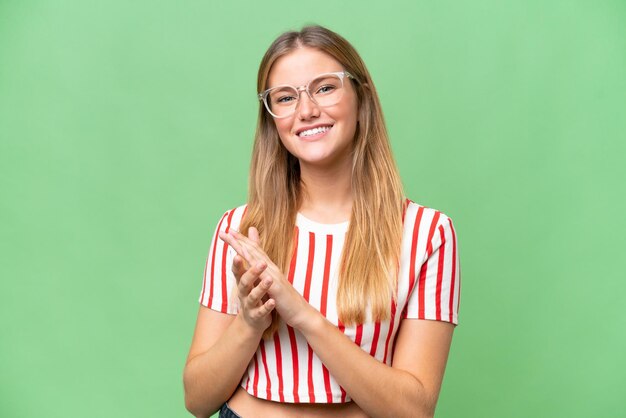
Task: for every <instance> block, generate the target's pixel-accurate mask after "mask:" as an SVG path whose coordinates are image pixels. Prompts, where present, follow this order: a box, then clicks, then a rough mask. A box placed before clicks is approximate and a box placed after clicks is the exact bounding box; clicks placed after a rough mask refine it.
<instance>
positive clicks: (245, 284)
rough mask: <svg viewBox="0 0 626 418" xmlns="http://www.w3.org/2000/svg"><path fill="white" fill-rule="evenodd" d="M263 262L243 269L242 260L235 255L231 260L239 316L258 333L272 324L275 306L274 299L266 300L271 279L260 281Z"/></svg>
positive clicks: (263, 267)
mask: <svg viewBox="0 0 626 418" xmlns="http://www.w3.org/2000/svg"><path fill="white" fill-rule="evenodd" d="M266 268H267V264H266V263H265V262H258V263H256V264H255V265H253V266H251V267H250V268H249V269H247V270H246V269H245V267H244V263H243V259H242V258H241V257H240V256H239V255H236V256H235V258H234V259H233V274H234V275H235V278H236V280H237V295H238V297H239V315H240V316H241V317H242V318H243V320H244V321H245V323H246V324H248V325H249V326H250V327H251V328H254V329H255V330H258V331H261V332H263V331H265V329H267V327H269V326H270V325H271V323H272V311H273V310H274V307H275V306H276V302H275V301H274V299H271V298H267V297H266V295H267V291H268V290H269V288H270V287H271V286H272V279H271V278H265V279H260V278H259V276H260V275H261V273H263V271H265V269H266Z"/></svg>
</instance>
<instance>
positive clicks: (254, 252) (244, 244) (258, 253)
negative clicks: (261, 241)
mask: <svg viewBox="0 0 626 418" xmlns="http://www.w3.org/2000/svg"><path fill="white" fill-rule="evenodd" d="M239 245H240V246H241V251H242V252H243V253H244V254H246V259H248V258H249V259H253V260H263V261H265V262H267V263H268V264H269V263H270V261H271V260H270V259H269V257H268V256H267V254H265V252H264V251H263V250H261V249H260V248H259V247H258V246H257V245H256V244H255V243H254V242H252V241H250V240H248V239H246V240H245V241H244V240H239Z"/></svg>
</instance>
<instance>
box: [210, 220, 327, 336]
mask: <svg viewBox="0 0 626 418" xmlns="http://www.w3.org/2000/svg"><path fill="white" fill-rule="evenodd" d="M248 234H249V237H246V236H245V235H243V234H241V233H240V232H238V231H235V230H234V229H232V228H231V229H230V231H229V232H228V234H225V233H223V232H220V238H221V239H222V240H224V242H226V243H228V245H230V246H231V247H232V248H233V249H234V250H235V251H236V252H237V254H239V256H241V257H243V259H244V260H246V262H247V263H248V264H249V265H251V266H254V265H257V264H258V263H259V262H263V263H265V264H266V265H267V268H266V269H265V270H264V271H263V272H262V273H261V275H260V276H259V278H260V279H261V280H263V279H266V278H268V279H270V280H271V282H272V284H271V286H270V288H269V290H268V292H267V293H268V295H269V296H270V297H271V298H272V299H274V301H275V302H276V308H275V309H276V312H278V314H279V315H280V317H281V318H282V319H283V321H285V322H286V323H287V325H289V326H291V327H293V328H296V329H301V327H302V326H303V325H305V324H307V323H309V322H310V321H309V319H310V318H311V317H312V316H314V315H315V314H316V313H317V314H318V315H319V312H318V311H317V310H316V309H315V308H313V307H312V306H311V305H310V304H309V303H308V302H307V301H306V300H305V299H304V298H303V297H302V295H301V294H300V293H298V292H297V291H296V289H294V287H293V286H292V285H291V283H289V281H288V280H287V278H286V277H285V274H284V273H283V272H282V271H281V270H280V268H278V266H277V265H276V264H274V262H273V261H272V260H270V258H269V257H268V256H267V254H266V253H265V251H263V249H262V248H261V247H260V245H259V238H258V237H259V233H258V231H257V230H256V228H254V227H251V228H250V229H249V231H248Z"/></svg>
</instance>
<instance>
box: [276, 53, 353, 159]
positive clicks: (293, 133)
mask: <svg viewBox="0 0 626 418" xmlns="http://www.w3.org/2000/svg"><path fill="white" fill-rule="evenodd" d="M344 70H345V68H343V67H342V65H341V64H340V63H339V62H338V61H336V60H335V59H334V58H332V57H331V56H330V55H327V54H326V53H324V52H321V51H319V50H317V49H313V48H308V47H303V48H298V49H296V50H294V51H293V52H290V53H289V54H287V55H284V56H282V57H280V58H279V59H278V60H276V62H275V63H274V64H273V66H272V69H271V71H270V73H269V77H268V88H271V87H275V86H279V85H283V84H287V85H291V86H294V87H299V86H303V85H306V84H307V83H308V82H309V81H311V80H312V79H314V78H315V77H316V76H318V75H320V74H323V73H330V72H336V71H344ZM343 89H344V92H343V95H342V97H341V100H339V102H338V103H337V104H334V105H332V106H328V107H320V106H318V105H317V104H315V103H314V102H313V101H311V98H310V97H309V96H308V95H307V94H306V92H305V91H302V92H301V93H300V98H299V101H298V105H297V107H296V109H295V111H294V113H293V115H291V116H289V117H286V118H281V119H274V123H275V124H276V129H277V131H278V135H279V136H280V139H281V141H282V143H283V145H284V146H285V148H287V150H288V151H289V152H290V153H291V154H292V155H294V156H295V157H296V158H298V160H299V161H300V166H301V167H303V166H304V165H310V166H318V167H327V168H330V167H332V166H337V165H341V164H346V163H347V162H349V161H350V153H351V151H352V144H353V139H354V134H355V132H356V124H357V117H358V116H357V108H358V106H357V95H356V91H355V90H354V87H353V85H352V83H351V81H350V79H348V78H347V77H345V78H344V83H343ZM311 93H313V92H311ZM315 127H331V129H330V130H328V131H326V132H320V133H317V134H314V135H307V134H308V133H310V132H306V133H305V134H304V135H303V134H302V132H303V131H306V130H307V129H311V128H315Z"/></svg>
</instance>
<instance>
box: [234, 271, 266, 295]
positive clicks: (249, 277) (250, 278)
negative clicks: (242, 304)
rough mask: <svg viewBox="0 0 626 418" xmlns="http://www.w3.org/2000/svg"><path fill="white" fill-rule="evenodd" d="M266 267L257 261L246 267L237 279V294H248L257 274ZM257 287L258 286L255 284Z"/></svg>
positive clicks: (257, 276)
mask: <svg viewBox="0 0 626 418" xmlns="http://www.w3.org/2000/svg"><path fill="white" fill-rule="evenodd" d="M266 268H267V264H265V263H258V264H256V265H254V266H253V267H251V268H250V269H248V270H247V271H246V272H245V273H244V274H243V275H242V276H241V279H240V280H239V285H238V286H237V290H238V291H239V295H240V296H242V297H245V296H248V294H249V293H250V291H251V290H252V288H253V287H254V283H255V281H256V280H257V279H258V278H259V275H260V274H261V273H263V271H264V270H265V269H266ZM257 287H258V286H257Z"/></svg>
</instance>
